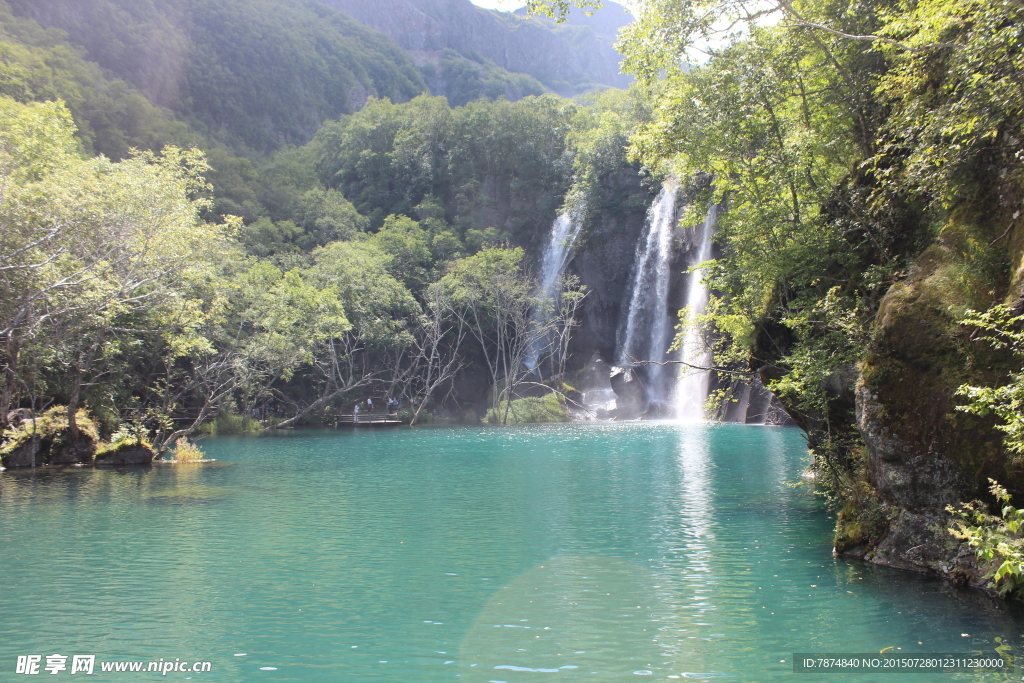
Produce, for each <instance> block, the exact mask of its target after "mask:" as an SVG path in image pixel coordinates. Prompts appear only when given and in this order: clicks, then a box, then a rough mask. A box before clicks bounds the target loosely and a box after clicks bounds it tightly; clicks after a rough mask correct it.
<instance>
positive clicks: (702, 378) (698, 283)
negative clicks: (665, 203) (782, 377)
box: [675, 206, 749, 420]
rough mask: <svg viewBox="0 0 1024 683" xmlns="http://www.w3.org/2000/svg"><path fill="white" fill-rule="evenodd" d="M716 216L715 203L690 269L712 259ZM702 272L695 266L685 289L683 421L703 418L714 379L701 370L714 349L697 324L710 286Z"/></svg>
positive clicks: (678, 395) (679, 392)
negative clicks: (705, 282)
mask: <svg viewBox="0 0 1024 683" xmlns="http://www.w3.org/2000/svg"><path fill="white" fill-rule="evenodd" d="M717 219H718V207H717V206H712V207H711V208H710V209H708V213H707V216H706V217H705V218H704V224H703V225H701V228H700V230H701V232H700V240H699V241H698V243H697V249H696V251H695V252H694V254H693V257H692V258H691V259H690V264H689V265H690V267H691V268H693V267H694V266H699V265H700V264H701V263H704V262H705V261H707V260H708V259H710V258H711V240H712V238H713V237H714V236H715V222H716V221H717ZM703 275H704V273H703V269H702V268H693V270H691V271H690V276H689V278H688V279H689V286H688V287H687V291H686V323H685V324H686V328H685V329H686V335H685V336H684V337H683V346H682V352H681V360H682V361H683V362H684V363H686V364H687V365H684V366H683V373H682V376H681V377H680V379H679V382H678V383H677V384H676V392H675V404H676V416H677V417H678V418H679V419H681V420H700V419H703V418H704V402H705V400H706V399H707V396H708V388H709V386H710V382H711V372H710V371H709V370H703V369H701V368H707V367H709V366H710V364H711V360H712V358H711V349H710V348H708V345H707V342H706V340H705V339H704V336H703V334H702V333H701V329H700V326H699V325H698V324H697V319H698V318H699V316H701V315H703V314H704V309H705V308H706V307H707V305H708V289H707V287H706V286H705V285H704V282H703ZM687 366H692V367H687ZM748 392H749V389H748ZM744 410H745V409H744Z"/></svg>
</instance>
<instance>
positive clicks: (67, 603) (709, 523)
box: [0, 424, 1024, 683]
mask: <svg viewBox="0 0 1024 683" xmlns="http://www.w3.org/2000/svg"><path fill="white" fill-rule="evenodd" d="M202 446H203V448H204V449H205V450H206V451H207V453H208V454H209V456H210V457H213V458H217V460H218V461H219V462H218V463H217V464H214V465H190V466H177V467H175V466H157V467H153V468H151V469H123V470H89V469H77V470H76V469H72V470H46V471H38V472H35V473H31V472H24V471H16V472H4V473H2V474H0V553H2V577H3V578H2V585H0V680H10V679H12V678H21V677H20V676H17V677H15V676H14V675H13V673H12V672H13V671H14V666H15V659H16V657H17V655H19V654H43V655H45V654H52V653H61V654H65V655H67V654H95V655H97V658H98V659H99V660H104V659H106V660H114V659H120V660H130V659H134V660H158V659H160V658H164V659H165V660H167V659H170V660H173V659H174V658H176V657H180V658H182V659H187V660H190V661H192V660H209V661H210V662H212V664H213V671H212V673H208V674H196V675H193V674H180V673H179V674H173V673H172V674H168V675H167V676H165V677H162V678H166V679H175V680H181V679H184V678H185V677H186V676H193V679H194V680H209V681H363V680H367V681H369V680H373V681H396V682H404V681H409V682H419V681H423V682H432V681H454V680H460V681H481V682H485V683H486V682H493V681H504V682H505V683H514V682H520V681H551V682H557V681H569V680H575V681H633V680H669V679H680V680H683V679H702V680H722V681H782V680H787V681H812V680H825V679H833V680H835V679H836V677H835V676H832V677H829V676H824V677H819V676H818V675H807V674H794V673H792V661H791V656H792V653H794V652H810V651H813V652H877V651H879V650H882V649H883V648H888V647H892V648H902V650H894V651H895V652H903V653H913V652H943V651H950V652H968V651H974V652H984V653H992V652H993V648H994V647H995V646H996V644H997V643H996V640H995V639H996V638H1003V639H1004V640H1005V641H1007V642H1008V643H1009V644H1010V645H1011V646H1012V647H1013V648H1014V649H1015V650H1017V651H1019V650H1020V645H1021V643H1020V641H1021V638H1020V631H1021V625H1022V624H1024V620H1022V619H1021V618H1020V616H1019V615H1018V614H1016V613H1013V612H1012V611H1011V610H1009V609H1008V608H1007V607H1005V606H1003V605H1000V604H998V603H996V602H993V601H990V600H988V599H987V598H984V597H982V596H979V595H978V594H976V593H972V592H963V591H956V590H954V589H952V588H950V587H948V586H947V585H946V584H945V583H943V582H939V581H930V580H927V579H923V578H920V577H917V576H913V575H908V574H903V573H900V572H894V571H887V570H881V569H875V568H871V567H867V566H863V565H860V564H854V563H848V562H842V561H836V560H834V559H833V558H832V557H831V555H830V550H831V548H830V545H829V535H830V534H829V532H830V527H831V521H830V519H829V517H828V515H827V514H826V513H825V511H824V510H823V508H822V505H821V503H820V502H819V501H818V500H816V499H815V498H813V497H811V496H810V495H808V494H807V493H806V492H804V491H802V490H801V489H794V488H793V487H791V486H787V485H786V483H785V482H787V481H793V480H796V479H798V478H799V474H800V471H801V469H802V467H803V466H804V464H805V462H804V459H805V457H806V449H805V448H804V445H803V440H802V438H801V434H800V433H799V432H798V431H796V430H790V429H779V428H756V427H745V426H739V425H718V426H704V425H672V424H626V425H570V426H553V427H537V428H518V429H482V428H481V429H470V428H466V429H416V430H410V429H399V430H391V431H367V432H357V433H351V432H296V433H292V434H287V435H281V436H272V437H219V438H215V439H209V440H206V441H204V442H203V443H202ZM965 634H966V635H965ZM270 667H272V668H270ZM43 675H44V676H46V677H47V678H49V674H45V672H44V673H43ZM60 675H61V676H69V672H68V671H65V672H63V673H62V674H60ZM636 676H648V677H650V678H648V679H637V678H635V677H636ZM140 677H141V678H142V679H153V678H154V677H156V674H129V673H121V674H112V673H108V674H103V673H100V672H99V671H98V670H97V671H96V673H95V674H93V676H92V677H91V678H89V679H85V680H92V681H106V680H112V681H116V680H121V681H124V680H129V679H139V678H140ZM838 678H839V679H841V680H844V681H858V682H860V681H876V680H878V681H882V680H892V678H893V677H892V676H888V677H886V676H881V675H867V674H861V675H846V676H840V677H838ZM961 678H970V677H967V676H954V675H950V674H947V675H937V674H932V675H930V676H918V675H902V676H898V677H896V679H897V680H899V681H906V682H907V683H910V682H911V681H921V680H946V681H951V680H957V679H961ZM1018 679H1019V674H1018ZM72 680H74V679H72ZM992 680H995V678H994V677H993V678H992Z"/></svg>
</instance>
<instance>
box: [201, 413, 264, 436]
mask: <svg viewBox="0 0 1024 683" xmlns="http://www.w3.org/2000/svg"><path fill="white" fill-rule="evenodd" d="M202 431H203V433H204V434H209V435H210V436H217V435H225V434H255V433H257V432H261V431H263V425H261V424H260V423H259V420H255V419H253V418H251V417H249V416H248V415H236V414H234V413H222V414H220V415H218V416H217V419H215V420H214V421H213V422H207V423H206V424H205V425H203V429H202Z"/></svg>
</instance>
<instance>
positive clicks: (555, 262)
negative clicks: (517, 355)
mask: <svg viewBox="0 0 1024 683" xmlns="http://www.w3.org/2000/svg"><path fill="white" fill-rule="evenodd" d="M582 223H583V221H581V220H580V219H579V217H578V216H575V215H573V214H571V213H562V214H559V215H558V218H556V219H555V222H554V223H553V224H552V225H551V232H550V234H549V235H548V241H547V242H546V243H545V244H544V252H543V254H542V255H541V262H540V282H539V286H538V291H537V299H538V300H539V301H540V304H539V306H538V309H535V310H534V312H533V315H534V316H546V317H548V318H550V316H552V315H553V314H554V307H555V306H557V304H558V302H557V301H556V300H555V299H556V295H557V294H558V292H557V291H556V290H557V288H558V281H559V278H561V277H562V273H563V272H564V270H565V265H566V264H567V263H568V261H569V252H570V251H571V250H572V245H573V243H574V242H575V241H576V237H577V236H578V235H579V232H580V226H581V225H582ZM543 345H544V342H543V341H538V342H537V343H535V344H534V345H533V348H532V349H530V353H529V354H528V355H527V357H526V360H525V361H524V364H525V365H526V367H527V368H528V369H530V370H533V369H535V368H536V367H537V362H538V360H539V358H538V356H539V355H540V352H541V349H542V348H543Z"/></svg>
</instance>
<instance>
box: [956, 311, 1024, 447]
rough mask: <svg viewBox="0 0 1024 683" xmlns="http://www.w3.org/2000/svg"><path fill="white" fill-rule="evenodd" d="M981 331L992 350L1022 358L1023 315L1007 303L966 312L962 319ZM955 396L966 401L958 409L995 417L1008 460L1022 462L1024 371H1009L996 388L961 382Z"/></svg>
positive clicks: (1018, 359) (1019, 359)
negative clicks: (1015, 311)
mask: <svg viewBox="0 0 1024 683" xmlns="http://www.w3.org/2000/svg"><path fill="white" fill-rule="evenodd" d="M961 322H962V324H964V325H970V326H972V327H974V328H976V329H977V330H978V331H979V332H980V335H979V337H980V339H981V340H983V341H985V342H987V343H988V344H989V345H991V346H992V347H993V348H995V349H999V350H1006V351H1009V352H1010V353H1011V354H1012V355H1013V357H1014V358H1015V359H1016V360H1017V361H1018V363H1019V362H1020V361H1021V360H1024V315H1014V313H1013V312H1012V311H1011V310H1010V308H1009V307H1007V306H994V307H992V308H991V309H989V310H988V311H985V312H984V313H978V312H977V311H969V315H968V316H967V318H965V319H964V320H963V321H961ZM956 393H957V396H961V397H963V398H966V399H967V403H966V404H963V405H959V406H957V410H960V411H963V412H965V413H971V414H973V415H980V416H983V417H984V416H989V415H992V416H995V418H996V420H997V422H996V429H998V430H999V431H1001V432H1003V434H1004V436H1003V443H1004V445H1005V446H1006V449H1007V451H1009V453H1010V454H1011V459H1012V460H1013V461H1014V462H1016V463H1020V462H1021V461H1024V372H1013V373H1010V376H1009V382H1008V383H1006V384H1003V385H1001V386H997V387H984V386H971V385H969V384H964V385H961V386H960V387H959V388H958V389H957V392H956Z"/></svg>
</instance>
